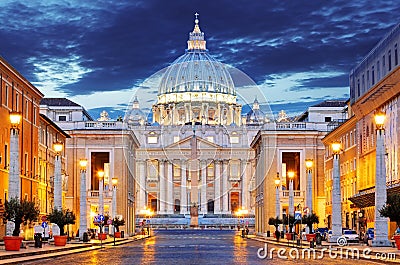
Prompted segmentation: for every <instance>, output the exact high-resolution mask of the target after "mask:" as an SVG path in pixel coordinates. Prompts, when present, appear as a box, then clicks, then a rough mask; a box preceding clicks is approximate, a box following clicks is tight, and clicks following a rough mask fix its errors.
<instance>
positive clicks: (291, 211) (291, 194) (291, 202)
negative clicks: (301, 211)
mask: <svg viewBox="0 0 400 265" xmlns="http://www.w3.org/2000/svg"><path fill="white" fill-rule="evenodd" d="M288 176H289V213H288V214H289V216H290V215H291V214H292V215H294V191H293V178H294V172H293V171H289V172H288Z"/></svg>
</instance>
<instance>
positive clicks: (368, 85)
mask: <svg viewBox="0 0 400 265" xmlns="http://www.w3.org/2000/svg"><path fill="white" fill-rule="evenodd" d="M370 85H371V84H370V83H369V70H367V88H369V87H370Z"/></svg>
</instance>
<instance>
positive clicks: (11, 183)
mask: <svg viewBox="0 0 400 265" xmlns="http://www.w3.org/2000/svg"><path fill="white" fill-rule="evenodd" d="M10 123H11V130H10V170H9V175H8V176H9V177H8V198H18V199H19V198H20V196H21V181H20V178H19V170H20V165H19V129H18V126H19V124H20V123H21V113H19V112H14V111H12V112H10ZM6 163H7V161H6Z"/></svg>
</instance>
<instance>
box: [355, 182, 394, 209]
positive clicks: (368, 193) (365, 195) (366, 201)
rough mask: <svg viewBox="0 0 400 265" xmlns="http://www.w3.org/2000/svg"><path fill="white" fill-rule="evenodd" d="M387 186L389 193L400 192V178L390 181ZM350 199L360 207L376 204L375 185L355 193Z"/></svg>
mask: <svg viewBox="0 0 400 265" xmlns="http://www.w3.org/2000/svg"><path fill="white" fill-rule="evenodd" d="M386 186H387V189H386V191H387V195H391V194H393V193H400V182H399V181H398V180H396V181H392V182H388V183H386ZM349 201H351V202H352V203H354V204H355V205H356V206H357V207H358V208H365V207H370V206H375V187H373V188H371V189H368V190H363V191H361V192H359V193H357V194H355V195H354V196H353V197H351V198H349Z"/></svg>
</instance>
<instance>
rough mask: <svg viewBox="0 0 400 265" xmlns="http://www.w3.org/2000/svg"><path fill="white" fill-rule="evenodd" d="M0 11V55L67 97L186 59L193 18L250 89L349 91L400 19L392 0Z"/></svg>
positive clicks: (151, 3)
mask: <svg viewBox="0 0 400 265" xmlns="http://www.w3.org/2000/svg"><path fill="white" fill-rule="evenodd" d="M0 8H1V10H2V12H1V13H0V20H1V21H2V26H1V28H0V40H1V41H0V54H1V55H2V56H3V57H4V58H6V60H7V61H8V62H10V63H11V64H12V65H13V66H14V67H15V68H16V69H17V70H19V71H20V72H21V73H22V74H23V75H24V76H25V77H27V78H28V79H29V80H31V81H32V82H36V84H37V85H38V86H39V87H40V83H41V82H43V83H45V81H54V82H53V83H52V85H53V86H54V90H58V91H62V92H64V93H66V94H67V95H70V96H73V95H82V94H90V93H94V92H98V91H115V90H126V89H130V88H132V87H133V86H134V85H135V84H138V82H140V81H141V80H144V79H146V78H147V77H149V76H150V75H152V74H153V73H155V72H156V71H158V70H160V69H162V68H163V67H166V66H168V64H169V63H171V62H172V61H173V60H174V59H175V58H177V57H178V56H180V55H181V54H183V53H184V50H185V48H186V41H187V38H188V33H189V32H190V31H191V30H192V29H193V20H194V16H193V14H194V13H195V12H198V13H200V27H201V29H202V31H204V32H205V35H206V39H207V47H208V48H209V50H210V53H211V54H212V55H214V56H215V57H216V58H218V59H219V60H221V61H222V62H224V63H227V64H230V65H233V66H235V67H238V68H239V69H241V70H242V71H244V72H245V73H247V74H248V75H249V76H250V77H251V78H253V79H254V80H255V81H256V82H257V83H263V82H265V81H266V80H270V79H271V76H272V75H274V76H276V75H278V76H279V75H288V74H293V73H306V72H314V73H319V72H324V73H328V72H332V73H336V76H327V75H325V76H327V77H321V78H309V77H305V78H304V80H303V81H302V82H300V84H299V86H298V87H293V88H291V89H293V90H299V89H302V90H307V89H308V88H310V89H313V88H315V87H317V88H329V87H347V86H348V78H347V73H348V72H349V71H350V69H351V68H352V67H354V66H355V65H356V64H357V62H359V61H360V60H361V59H362V57H363V56H365V55H366V54H367V53H368V52H369V50H371V49H372V48H373V46H374V45H375V44H376V43H377V42H378V41H379V40H380V39H381V38H382V37H383V36H384V35H385V34H386V33H387V32H388V31H389V30H390V28H391V27H393V26H394V24H396V23H397V22H398V15H397V14H399V13H400V6H399V5H396V4H394V3H393V2H391V1H387V2H386V1H372V0H368V1H342V0H340V1H339V0H334V1H278V0H277V1H242V0H239V1H234V2H232V1H227V0H214V1H161V0H146V1H115V2H112V1H101V0H98V1H76V0H66V1H50V2H48V1H32V2H27V1H5V2H3V3H0ZM60 72H61V73H60ZM69 76H71V78H68V77H69ZM52 78H53V80H51V79H52ZM154 93H156V91H154ZM333 96H335V95H333ZM310 100H312V98H311V99H310Z"/></svg>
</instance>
